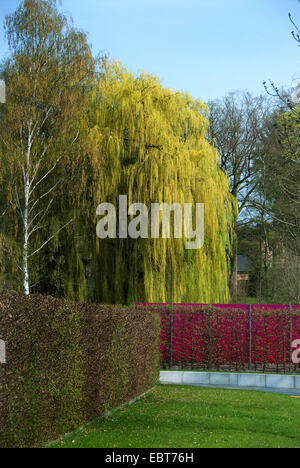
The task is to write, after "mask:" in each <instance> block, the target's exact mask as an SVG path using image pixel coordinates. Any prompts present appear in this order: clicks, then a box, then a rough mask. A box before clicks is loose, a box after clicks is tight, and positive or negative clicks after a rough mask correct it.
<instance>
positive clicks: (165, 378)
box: [160, 371, 300, 390]
mask: <svg viewBox="0 0 300 468" xmlns="http://www.w3.org/2000/svg"><path fill="white" fill-rule="evenodd" d="M160 383H163V384H179V385H203V386H205V385H215V386H220V387H241V388H243V387H255V388H274V389H282V390H288V389H298V390H300V376H298V375H278V374H274V375H273V374H234V373H227V372H226V373H225V372H224V373H222V372H182V371H161V373H160Z"/></svg>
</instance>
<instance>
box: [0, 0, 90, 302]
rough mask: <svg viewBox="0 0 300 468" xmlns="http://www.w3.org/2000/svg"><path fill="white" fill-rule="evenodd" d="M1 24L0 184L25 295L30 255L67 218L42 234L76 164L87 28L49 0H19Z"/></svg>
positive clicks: (86, 65)
mask: <svg viewBox="0 0 300 468" xmlns="http://www.w3.org/2000/svg"><path fill="white" fill-rule="evenodd" d="M5 30H6V36H7V39H8V44H9V47H10V50H11V56H10V58H9V59H8V60H7V61H6V63H5V64H4V67H3V77H4V78H5V81H6V84H7V105H6V106H5V110H4V111H3V112H2V116H1V119H2V125H1V130H0V144H1V150H2V156H1V162H0V165H1V174H2V184H4V186H5V187H2V191H3V188H4V189H5V190H4V191H5V196H4V197H3V198H4V200H3V201H4V202H5V204H7V205H8V206H10V207H11V209H12V210H13V212H14V213H15V215H16V216H17V218H18V221H17V223H16V228H15V230H16V235H17V236H18V235H19V239H20V243H21V252H22V255H21V257H22V258H21V262H20V263H18V269H19V271H20V272H21V273H22V282H23V290H24V293H25V294H26V295H28V294H29V293H30V288H31V286H32V282H31V276H32V274H31V273H32V272H31V265H33V259H34V257H35V256H37V255H38V254H39V253H40V252H41V250H42V249H43V248H44V247H45V246H46V245H48V244H49V243H50V242H51V241H52V239H54V237H55V236H57V235H58V233H59V232H60V231H61V230H63V229H65V228H66V227H67V226H68V225H69V224H70V223H71V222H72V219H70V218H68V219H63V220H61V223H60V224H61V225H60V226H59V227H58V229H57V231H56V232H53V233H50V234H47V229H48V227H49V222H48V220H49V217H51V212H52V210H53V206H54V203H55V200H56V198H57V197H58V196H60V195H61V194H62V193H63V192H64V186H65V184H66V183H67V182H66V177H67V173H66V168H68V167H70V166H71V165H73V164H74V161H72V158H74V155H75V154H76V153H75V148H76V145H78V141H79V137H80V126H81V122H80V121H81V109H82V107H84V100H85V98H86V94H87V93H86V86H87V83H88V82H89V80H90V78H91V76H92V72H93V60H92V55H91V51H90V48H89V46H88V43H87V39H86V36H85V34H84V33H82V32H80V31H77V30H75V29H74V27H73V26H72V25H70V24H69V22H68V20H67V18H66V17H65V16H64V15H61V14H59V13H58V11H57V9H56V2H55V0H24V1H23V2H22V4H21V5H20V7H19V8H18V9H17V10H16V12H15V13H13V14H12V15H11V16H8V17H6V20H5ZM19 232H21V236H20V234H18V233H19Z"/></svg>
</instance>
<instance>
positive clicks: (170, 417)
mask: <svg viewBox="0 0 300 468" xmlns="http://www.w3.org/2000/svg"><path fill="white" fill-rule="evenodd" d="M299 411H300V400H296V399H293V398H290V397H288V396H286V395H277V394H270V393H264V392H255V391H253V392H252V391H246V390H243V391H241V390H221V389H211V388H202V387H186V386H179V385H158V386H157V387H156V388H155V389H154V390H152V391H151V392H150V393H148V394H147V395H146V396H145V397H144V398H143V399H141V400H139V401H138V402H136V403H135V404H133V405H131V406H128V407H125V408H123V409H121V410H117V411H116V412H115V413H113V415H112V416H110V417H108V418H106V419H98V420H96V421H94V422H92V423H91V424H89V425H87V426H84V427H83V428H80V429H79V430H78V431H76V432H74V433H72V434H69V435H67V436H66V437H64V438H62V439H61V440H60V441H58V442H56V443H52V444H50V445H49V446H48V447H49V448H198V447H199V448H300V431H299Z"/></svg>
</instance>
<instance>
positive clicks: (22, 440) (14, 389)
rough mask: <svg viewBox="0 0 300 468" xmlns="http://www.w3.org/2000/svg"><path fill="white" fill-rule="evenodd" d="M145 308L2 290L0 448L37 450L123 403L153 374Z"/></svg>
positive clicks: (155, 331) (155, 340)
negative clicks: (4, 356) (3, 351)
mask: <svg viewBox="0 0 300 468" xmlns="http://www.w3.org/2000/svg"><path fill="white" fill-rule="evenodd" d="M159 328H160V327H159V318H158V317H157V316H156V315H155V314H152V313H149V312H148V311H146V310H145V311H141V310H132V309H129V308H124V307H113V306H101V305H95V304H78V303H74V302H71V301H67V300H64V299H55V298H51V297H44V296H36V295H34V296H30V297H29V298H27V297H24V296H21V295H18V294H15V293H7V292H3V293H0V339H2V340H4V341H5V343H6V348H7V363H6V364H0V447H1V448H4V447H36V446H41V445H43V444H44V443H45V442H47V441H48V440H53V439H55V438H57V437H58V436H60V435H62V434H64V433H66V432H69V431H71V430H73V429H74V428H76V427H78V426H79V425H81V424H83V423H85V422H88V421H90V420H92V419H94V418H96V417H99V416H101V415H103V413H104V412H105V411H106V410H108V409H111V408H113V407H116V406H118V405H121V404H123V403H126V402H127V401H129V400H131V399H132V398H135V397H136V396H138V395H140V394H142V393H143V392H145V391H146V390H148V389H149V388H150V387H152V386H153V385H154V384H155V383H156V381H157V379H158V375H159Z"/></svg>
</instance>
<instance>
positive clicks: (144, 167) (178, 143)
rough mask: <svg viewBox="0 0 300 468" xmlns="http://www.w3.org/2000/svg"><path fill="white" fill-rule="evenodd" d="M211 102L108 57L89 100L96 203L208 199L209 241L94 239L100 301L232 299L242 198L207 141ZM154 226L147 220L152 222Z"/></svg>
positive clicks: (97, 296) (116, 204) (206, 221)
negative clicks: (236, 215) (97, 176)
mask: <svg viewBox="0 0 300 468" xmlns="http://www.w3.org/2000/svg"><path fill="white" fill-rule="evenodd" d="M206 113H207V108H206V106H205V105H204V104H203V103H201V102H200V101H198V100H194V99H192V98H191V96H190V95H188V94H183V93H179V92H172V91H170V90H169V89H165V88H163V87H162V86H161V83H160V81H159V80H158V79H157V78H156V77H154V76H150V75H148V74H140V75H139V76H138V77H135V76H134V75H133V74H131V73H129V72H128V71H127V70H126V69H124V68H123V67H122V66H121V65H120V64H119V63H108V62H107V61H104V62H103V64H102V66H101V74H100V78H99V81H98V84H97V86H96V87H95V89H94V90H93V93H92V98H91V107H90V117H89V120H90V128H91V130H90V139H91V144H92V146H93V147H94V149H96V151H97V153H98V157H99V162H100V161H101V167H102V178H101V180H100V181H99V183H100V194H99V200H98V203H103V202H110V203H113V204H114V205H115V206H116V207H117V206H118V197H119V195H128V203H129V204H131V203H144V204H145V205H146V206H147V207H148V209H149V212H150V204H151V203H163V202H165V203H169V204H172V203H180V204H182V205H183V204H184V203H193V204H194V205H195V204H196V203H205V211H206V217H205V244H204V247H203V248H202V249H199V250H192V251H191V250H190V251H188V250H185V245H184V243H185V239H174V238H171V239H151V238H150V236H149V239H138V240H132V239H126V240H119V239H116V240H110V239H109V240H108V239H106V240H101V241H100V240H98V241H97V243H98V244H97V252H96V256H95V265H96V286H95V288H96V291H95V296H96V299H97V300H99V301H105V302H118V303H124V302H127V303H130V302H132V301H149V302H164V301H172V302H226V301H228V300H229V292H228V286H227V279H228V271H227V270H228V268H227V258H226V257H227V254H228V252H230V237H231V236H230V231H231V220H232V219H233V212H234V210H235V209H236V205H235V202H234V200H233V199H232V197H231V195H230V194H229V186H228V180H227V176H226V174H224V173H223V172H222V171H221V170H220V169H219V168H218V156H217V152H216V151H215V150H214V149H213V148H212V146H211V145H210V144H209V143H208V141H207V140H206V130H207V125H208V123H207V118H206ZM149 224H150V223H149Z"/></svg>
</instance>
